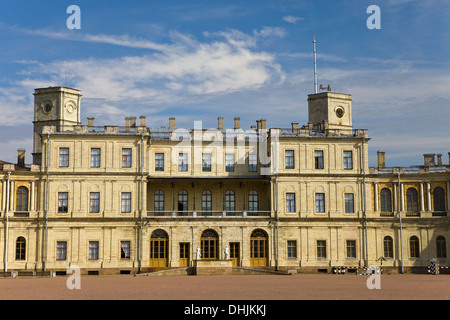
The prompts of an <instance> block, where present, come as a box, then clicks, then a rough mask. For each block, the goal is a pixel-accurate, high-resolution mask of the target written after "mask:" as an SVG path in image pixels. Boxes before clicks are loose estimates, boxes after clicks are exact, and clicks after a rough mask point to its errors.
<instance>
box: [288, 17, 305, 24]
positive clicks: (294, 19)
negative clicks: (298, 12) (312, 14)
mask: <svg viewBox="0 0 450 320" xmlns="http://www.w3.org/2000/svg"><path fill="white" fill-rule="evenodd" d="M303 19H304V18H301V17H294V16H291V15H289V16H284V17H283V20H284V21H286V22H289V23H293V24H296V23H297V21H301V20H303Z"/></svg>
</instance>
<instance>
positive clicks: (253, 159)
mask: <svg viewBox="0 0 450 320" xmlns="http://www.w3.org/2000/svg"><path fill="white" fill-rule="evenodd" d="M257 171H258V156H257V155H256V154H249V155H248V172H257Z"/></svg>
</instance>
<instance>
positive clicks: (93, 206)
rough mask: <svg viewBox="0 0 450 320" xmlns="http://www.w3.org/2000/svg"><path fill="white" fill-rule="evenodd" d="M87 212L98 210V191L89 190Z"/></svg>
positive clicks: (96, 211) (97, 211)
mask: <svg viewBox="0 0 450 320" xmlns="http://www.w3.org/2000/svg"><path fill="white" fill-rule="evenodd" d="M89 212H91V213H99V212H100V192H91V193H90V194H89Z"/></svg>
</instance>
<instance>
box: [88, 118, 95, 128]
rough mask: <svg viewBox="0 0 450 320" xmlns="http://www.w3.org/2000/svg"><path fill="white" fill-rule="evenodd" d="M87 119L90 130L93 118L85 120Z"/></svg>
mask: <svg viewBox="0 0 450 320" xmlns="http://www.w3.org/2000/svg"><path fill="white" fill-rule="evenodd" d="M87 119H88V127H89V128H92V127H93V126H94V119H95V118H87Z"/></svg>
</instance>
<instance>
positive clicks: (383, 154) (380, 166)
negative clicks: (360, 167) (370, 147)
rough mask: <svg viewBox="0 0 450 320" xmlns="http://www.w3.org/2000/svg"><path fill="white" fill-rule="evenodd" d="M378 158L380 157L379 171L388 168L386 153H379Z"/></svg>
mask: <svg viewBox="0 0 450 320" xmlns="http://www.w3.org/2000/svg"><path fill="white" fill-rule="evenodd" d="M377 157H378V169H383V168H384V167H385V166H386V161H385V152H384V151H377Z"/></svg>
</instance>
